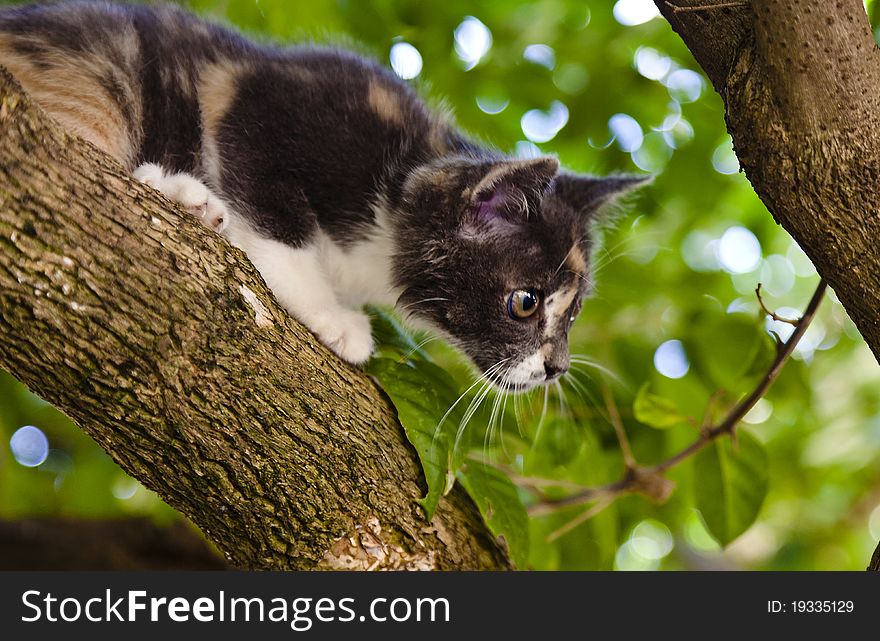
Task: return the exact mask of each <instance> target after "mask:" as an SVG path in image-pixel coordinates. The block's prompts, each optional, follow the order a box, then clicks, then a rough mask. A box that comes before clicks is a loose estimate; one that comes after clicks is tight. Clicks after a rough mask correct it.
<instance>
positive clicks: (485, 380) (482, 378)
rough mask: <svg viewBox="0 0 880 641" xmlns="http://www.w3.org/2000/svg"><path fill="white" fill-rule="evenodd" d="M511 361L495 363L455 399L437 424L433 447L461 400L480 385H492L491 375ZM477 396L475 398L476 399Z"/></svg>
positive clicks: (506, 359) (504, 360) (507, 359)
mask: <svg viewBox="0 0 880 641" xmlns="http://www.w3.org/2000/svg"><path fill="white" fill-rule="evenodd" d="M509 360H510V359H509V358H505V359H502V360H500V361H498V362H497V363H495V364H494V365H492V366H491V367H489V368H488V369H487V370H486V371H485V373H483V374H480V375H479V376H478V377H477V380H475V381H474V382H473V384H472V385H471V386H470V387H468V388H467V389H466V390H465V391H464V392H462V393H461V396H459V397H458V398H457V399H455V402H454V403H453V404H452V405H450V406H449V409H448V410H446V413H445V414H444V415H443V417H442V418H441V419H440V422H439V423H437V427H436V428H434V437H433V439H432V446H433V443H434V442H436V440H437V436H438V435H439V434H440V429H441V428H442V427H443V424H444V423H445V422H446V419H447V418H449V415H450V414H452V411H453V410H454V409H455V408H456V407H457V406H458V404H459V403H461V400H462V399H463V398H464V397H465V396H467V395H468V393H469V392H470V391H471V390H472V389H474V388H475V387H476V386H477V385H480V384H481V383H482V384H483V385H485V384H487V383H488V384H490V385H491V382H492V381H491V380H490V378H489V377H490V376H491V375H492V374H493V373H494V372H495V371H496V370H497V369H499V368H500V367H501V366H502V365H503V364H504V363H505V362H507V361H509ZM482 389H483V388H482V387H480V391H482ZM479 393H480V392H477V395H479ZM477 395H475V397H474V398H476V396H477ZM473 402H474V400H473V399H472V400H471V403H469V404H468V408H470V405H471V404H473ZM457 443H458V439H456V444H457Z"/></svg>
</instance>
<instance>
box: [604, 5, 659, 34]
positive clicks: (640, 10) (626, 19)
mask: <svg viewBox="0 0 880 641" xmlns="http://www.w3.org/2000/svg"><path fill="white" fill-rule="evenodd" d="M613 14H614V19H615V20H617V21H618V22H619V23H620V24H622V25H623V26H625V27H634V26H636V25H640V24H644V23H646V22H648V21H650V20H653V19H654V18H656V17H657V16H659V15H660V11H659V10H658V9H657V5H655V4H654V3H653V2H652V0H617V2H616V3H614V9H613Z"/></svg>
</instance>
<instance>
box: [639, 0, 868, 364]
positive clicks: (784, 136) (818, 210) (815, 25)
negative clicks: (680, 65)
mask: <svg viewBox="0 0 880 641" xmlns="http://www.w3.org/2000/svg"><path fill="white" fill-rule="evenodd" d="M655 3H656V5H657V7H658V8H659V9H660V11H661V13H662V14H663V15H664V17H666V19H667V20H668V21H669V23H670V24H671V25H672V28H673V29H674V30H675V31H676V32H677V33H678V34H679V35H680V36H681V37H682V39H683V40H684V42H685V44H686V45H687V46H688V48H689V49H690V50H691V52H692V53H693V54H694V57H695V58H696V60H697V62H698V63H699V65H700V66H701V67H702V68H703V69H704V70H705V72H706V74H707V75H708V77H709V79H710V80H711V81H712V84H713V85H714V87H715V89H716V91H718V93H719V94H720V95H721V97H722V99H723V100H724V103H725V107H726V121H727V128H728V131H729V132H730V134H731V136H732V138H733V142H734V148H735V149H736V152H737V155H738V157H739V159H740V163H741V165H742V167H743V169H744V170H745V172H746V175H747V176H748V178H749V180H750V181H751V183H752V186H753V187H754V188H755V191H756V192H757V194H758V195H759V196H760V197H761V200H762V201H763V202H764V204H765V205H767V208H768V209H769V210H770V212H771V213H772V214H773V216H774V218H775V219H776V220H777V221H778V222H779V223H781V224H782V226H783V227H785V229H786V230H787V231H788V232H789V233H791V235H792V236H793V237H794V239H795V240H796V241H797V242H798V243H799V244H800V246H801V247H802V248H803V250H804V251H805V252H806V253H807V255H808V256H809V257H810V259H811V260H812V261H813V263H814V264H815V266H816V269H817V270H818V271H819V273H820V274H821V275H822V277H823V278H824V279H825V280H826V281H827V282H828V284H829V285H830V286H831V287H833V288H834V290H835V293H836V294H837V296H838V298H839V299H840V301H841V302H842V303H843V305H844V307H845V308H846V310H847V312H848V313H849V315H850V317H851V318H852V319H853V321H854V322H855V324H856V326H857V327H858V328H859V331H860V332H861V333H862V336H864V338H865V341H866V342H867V344H868V345H869V346H870V348H871V349H872V351H873V352H874V355H875V357H877V358H878V359H880V244H878V243H877V238H880V216H877V212H878V211H880V190H877V189H874V188H873V185H876V184H878V178H880V59H878V58H880V53H878V51H877V48H876V46H875V45H874V40H873V35H872V33H871V27H870V25H869V24H868V20H867V16H866V15H865V10H864V6H863V4H862V2H861V0H841V1H839V2H825V1H824V0H802V1H801V2H798V3H792V2H788V1H786V0H760V1H753V2H750V3H749V6H746V7H730V8H718V9H715V10H712V11H690V10H687V9H688V8H696V7H704V8H705V7H706V6H707V5H710V4H713V3H707V2H705V1H703V0H675V1H674V2H673V3H670V2H667V1H666V0H655ZM866 186H868V187H867V188H866Z"/></svg>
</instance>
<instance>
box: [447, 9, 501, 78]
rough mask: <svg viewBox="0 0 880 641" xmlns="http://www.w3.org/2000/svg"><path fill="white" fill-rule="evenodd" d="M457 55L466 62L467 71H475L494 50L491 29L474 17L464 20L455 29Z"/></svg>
mask: <svg viewBox="0 0 880 641" xmlns="http://www.w3.org/2000/svg"><path fill="white" fill-rule="evenodd" d="M454 36H455V53H457V54H458V57H459V58H461V59H462V60H463V61H464V62H465V65H466V66H465V68H466V69H473V68H474V67H476V66H477V64H479V62H480V60H482V59H483V57H484V56H485V55H486V54H487V53H489V49H491V48H492V32H491V31H489V27H487V26H486V25H484V24H483V23H482V22H480V21H479V20H478V19H477V18H474V17H473V16H468V17H467V18H465V19H464V20H462V22H461V24H459V25H458V26H457V27H456V28H455V33H454Z"/></svg>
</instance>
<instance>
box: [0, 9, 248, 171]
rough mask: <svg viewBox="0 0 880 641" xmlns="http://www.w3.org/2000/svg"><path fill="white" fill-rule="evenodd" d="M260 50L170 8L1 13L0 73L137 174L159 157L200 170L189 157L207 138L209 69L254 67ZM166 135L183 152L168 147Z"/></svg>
mask: <svg viewBox="0 0 880 641" xmlns="http://www.w3.org/2000/svg"><path fill="white" fill-rule="evenodd" d="M251 48H252V46H251V44H250V43H249V42H248V41H247V40H246V39H244V38H241V37H240V36H238V35H237V34H235V33H234V32H232V31H230V30H227V29H225V28H223V27H220V26H218V25H214V24H211V23H209V22H205V21H202V20H199V19H197V18H195V17H194V16H192V15H190V14H189V13H187V12H185V11H182V10H180V9H177V8H174V7H170V6H164V5H157V6H151V7H146V6H140V5H127V4H115V3H110V2H95V1H83V2H60V3H52V4H34V5H25V6H20V7H12V8H6V9H2V10H0V64H2V65H3V66H4V67H6V68H7V69H8V70H9V71H10V72H11V73H12V74H13V76H15V77H16V79H17V80H18V81H19V82H20V83H21V84H22V86H23V87H24V89H25V90H26V91H27V92H28V94H29V95H30V96H31V97H32V98H34V99H35V100H36V101H37V102H38V103H39V104H40V105H41V106H42V107H43V108H44V109H45V110H46V111H48V112H49V113H50V114H51V115H52V116H53V117H55V119H56V120H58V121H59V122H60V123H61V124H62V125H63V126H64V127H65V128H67V129H68V130H70V131H72V132H74V133H76V134H78V135H81V136H82V137H84V138H86V139H87V140H90V141H91V142H93V143H95V144H96V145H98V146H99V147H100V148H102V149H103V150H104V151H106V152H108V153H110V154H111V155H113V156H115V157H116V158H117V159H119V160H120V161H122V162H123V163H124V164H126V165H128V166H132V165H134V164H135V163H136V162H138V161H139V160H140V159H142V158H143V157H144V156H145V155H150V154H151V153H153V155H156V153H157V152H159V151H161V152H162V153H163V154H164V155H165V156H168V159H169V160H172V161H174V160H180V161H183V164H184V165H185V164H187V163H189V164H191V162H192V160H191V159H185V158H184V157H188V156H190V155H191V149H192V148H193V146H194V145H195V144H196V142H197V140H196V138H197V137H198V121H197V117H198V103H197V95H196V94H197V83H198V70H199V68H200V66H201V64H202V63H203V62H204V61H205V60H212V59H218V58H221V57H226V58H228V57H246V56H247V55H249V52H250V50H251ZM172 113H173V114H174V116H175V118H168V116H169V115H171V114H172ZM169 126H170V129H171V130H170V131H169V130H168V129H169ZM160 129H163V134H162V136H161V137H162V138H164V139H167V140H174V141H177V142H176V143H175V144H172V146H171V147H168V143H167V141H166V140H160V137H159V136H157V134H156V132H157V131H159V130H160ZM159 147H166V148H164V149H162V150H159V149H158V148H159ZM172 164H176V163H172Z"/></svg>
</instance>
